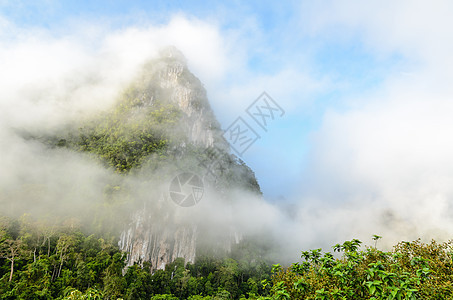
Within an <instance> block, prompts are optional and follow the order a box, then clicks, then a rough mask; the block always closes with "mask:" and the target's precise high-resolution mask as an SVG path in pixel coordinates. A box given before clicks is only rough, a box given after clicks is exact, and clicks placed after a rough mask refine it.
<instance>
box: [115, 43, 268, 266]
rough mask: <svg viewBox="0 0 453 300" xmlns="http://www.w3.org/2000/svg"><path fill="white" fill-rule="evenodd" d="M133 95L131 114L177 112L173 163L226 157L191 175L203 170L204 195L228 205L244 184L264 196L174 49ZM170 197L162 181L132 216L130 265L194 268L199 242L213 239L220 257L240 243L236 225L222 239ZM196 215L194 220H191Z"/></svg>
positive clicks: (148, 69)
mask: <svg viewBox="0 0 453 300" xmlns="http://www.w3.org/2000/svg"><path fill="white" fill-rule="evenodd" d="M131 93H132V94H133V97H132V98H133V99H134V100H133V102H134V103H133V106H134V110H133V111H132V112H131V114H132V115H133V116H134V117H137V115H139V114H140V111H143V109H144V108H146V107H153V106H155V105H156V104H157V103H159V105H160V106H163V107H165V106H167V105H171V106H175V107H177V109H178V111H179V115H178V122H177V123H178V124H177V125H176V126H174V127H173V129H172V131H171V132H168V131H167V132H166V134H167V135H169V136H171V138H172V141H173V142H172V144H171V151H170V154H168V155H169V157H170V160H174V161H175V162H179V161H184V160H190V161H195V162H196V161H197V160H198V161H200V160H201V159H205V158H208V159H209V156H206V150H207V149H216V151H220V152H221V153H222V155H223V156H222V158H221V160H222V163H223V167H212V168H211V169H210V170H208V171H209V172H206V170H203V168H200V166H199V165H197V166H196V167H192V168H191V167H189V171H191V172H195V170H196V169H197V170H199V171H200V170H201V171H202V173H203V174H201V175H200V176H202V177H203V180H204V183H205V189H206V190H205V193H206V194H207V193H208V185H209V186H211V187H212V189H210V193H211V196H210V197H211V199H216V200H212V201H228V197H229V196H228V190H229V189H230V188H232V187H234V186H235V185H242V184H243V183H244V182H248V183H251V185H250V184H249V186H254V187H255V188H256V189H257V192H259V187H258V184H257V183H256V179H255V177H254V174H253V172H251V170H250V169H248V168H247V167H246V166H245V164H243V163H242V162H240V161H238V159H237V158H235V157H234V156H232V155H230V154H228V152H229V146H228V144H227V142H226V141H225V140H224V139H223V138H222V131H221V129H220V125H219V123H218V122H217V120H216V118H215V116H214V114H213V112H212V110H211V108H210V106H209V102H208V99H207V96H206V91H205V89H204V88H203V86H202V84H201V82H200V81H199V80H198V79H197V78H196V77H195V76H194V75H193V74H192V73H190V71H189V70H188V68H187V65H186V61H185V58H184V57H183V55H182V54H181V53H180V52H179V51H178V50H176V49H175V48H173V47H171V48H168V49H165V50H164V51H162V53H161V55H160V57H159V58H158V59H155V60H153V61H150V62H149V63H147V64H146V65H145V67H144V70H143V73H142V74H141V75H140V76H139V77H138V79H137V80H136V82H134V83H133V84H132V88H131ZM189 148H190V149H191V151H189V150H188V149H189ZM193 156H198V157H193ZM151 159H152V158H151ZM217 159H218V158H217ZM186 165H187V164H186ZM189 165H190V164H189ZM225 166H227V167H226V169H227V170H225ZM183 171H187V168H186V170H181V172H183ZM157 181H159V179H157ZM246 185H247V184H246ZM167 192H168V185H167V183H166V182H165V181H161V182H160V183H159V188H156V189H155V190H154V192H153V197H152V199H153V203H151V204H147V205H144V206H143V207H142V208H140V209H139V210H137V211H136V212H135V213H133V215H132V217H131V222H130V224H129V225H128V227H127V228H125V229H124V231H123V232H122V233H121V238H120V241H119V246H120V248H121V249H122V250H123V251H125V252H127V253H128V256H127V265H128V266H130V265H133V264H134V263H136V262H137V263H143V262H144V261H149V262H150V263H151V266H152V268H153V269H163V268H165V265H166V264H168V263H170V262H172V261H174V260H175V259H176V258H178V257H182V258H184V259H185V261H186V263H187V262H192V263H193V262H194V261H195V258H196V254H197V248H198V247H199V245H200V237H204V239H205V240H207V239H209V240H212V241H213V242H212V243H209V246H210V247H214V248H216V251H220V252H222V251H223V252H228V251H229V250H230V249H231V245H232V243H238V242H239V241H240V240H241V238H242V236H241V234H240V232H239V231H238V230H236V229H235V228H234V227H233V226H230V227H229V228H227V229H226V230H221V232H222V233H221V234H219V233H218V232H217V233H212V232H211V233H209V231H210V230H209V229H207V227H209V226H207V227H206V224H204V225H201V224H200V222H199V221H197V220H200V215H197V212H196V211H195V209H194V208H181V207H178V206H177V205H175V203H173V202H172V201H171V200H169V197H168V193H167ZM219 199H220V200H219ZM184 209H185V210H184ZM182 210H183V211H182ZM191 213H192V214H193V215H194V216H195V217H193V218H190V217H187V214H191ZM198 213H200V212H198ZM201 218H203V217H201ZM219 232H220V231H219Z"/></svg>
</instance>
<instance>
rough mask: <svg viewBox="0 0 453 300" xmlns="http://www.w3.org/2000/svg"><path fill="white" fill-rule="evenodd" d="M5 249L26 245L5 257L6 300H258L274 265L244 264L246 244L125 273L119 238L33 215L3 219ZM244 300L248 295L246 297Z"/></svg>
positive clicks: (1, 272)
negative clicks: (227, 252)
mask: <svg viewBox="0 0 453 300" xmlns="http://www.w3.org/2000/svg"><path fill="white" fill-rule="evenodd" d="M0 234H1V235H0V249H10V247H11V246H12V245H15V244H18V245H20V249H21V251H20V252H19V251H17V252H16V254H15V258H14V262H15V264H14V272H13V275H12V278H11V281H10V280H9V278H10V276H11V271H10V270H11V268H10V267H11V262H10V260H9V259H8V257H7V256H6V255H5V256H4V257H2V258H0V299H202V300H207V299H239V298H240V297H241V295H247V296H248V298H249V299H258V297H260V295H266V294H267V291H268V290H266V289H264V288H263V285H262V284H261V280H262V279H263V278H270V267H269V266H267V267H265V266H264V265H263V264H264V262H261V263H256V266H257V267H256V268H249V266H251V265H253V264H250V262H247V261H246V257H245V256H244V253H248V252H247V251H245V250H244V249H243V248H242V247H240V248H239V249H241V250H240V251H237V250H235V251H233V253H232V254H234V256H235V257H236V259H233V258H220V257H219V258H215V257H210V258H209V257H204V258H203V257H201V258H200V259H197V261H196V262H195V263H194V264H187V265H186V264H185V262H184V259H182V258H177V259H176V260H175V261H173V262H172V263H170V264H167V266H166V268H165V270H157V271H155V272H154V273H151V266H150V265H149V263H148V262H144V263H143V264H142V265H138V264H135V265H133V266H131V267H129V268H127V269H125V253H122V252H120V251H119V249H118V247H117V246H116V243H115V242H114V241H116V239H106V238H105V237H103V236H96V235H85V234H84V233H83V232H81V231H79V230H78V229H77V228H73V227H72V226H65V225H63V224H59V225H58V226H56V224H52V228H51V229H49V228H48V227H46V225H45V223H42V221H35V220H33V219H32V218H30V217H22V218H20V219H19V220H11V219H7V218H2V219H1V222H0ZM242 298H244V297H242Z"/></svg>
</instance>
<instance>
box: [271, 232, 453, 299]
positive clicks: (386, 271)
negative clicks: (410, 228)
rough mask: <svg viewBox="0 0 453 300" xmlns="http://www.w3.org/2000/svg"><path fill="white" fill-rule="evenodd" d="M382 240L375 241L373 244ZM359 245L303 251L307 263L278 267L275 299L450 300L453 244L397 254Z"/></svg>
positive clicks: (405, 247)
mask: <svg viewBox="0 0 453 300" xmlns="http://www.w3.org/2000/svg"><path fill="white" fill-rule="evenodd" d="M380 238H381V237H379V236H373V240H375V241H376V240H378V239H380ZM360 244H361V242H360V241H359V240H352V241H346V242H344V243H343V244H337V245H335V246H334V247H333V249H334V251H338V252H343V254H342V256H341V257H340V258H337V259H335V258H334V256H333V255H332V254H331V253H329V252H327V253H324V254H323V253H322V252H321V249H316V250H311V251H303V252H302V258H303V259H304V261H303V262H301V263H294V264H293V265H292V266H291V267H290V268H288V269H282V268H281V267H279V266H278V265H277V266H275V267H274V272H275V274H274V276H273V288H272V296H273V297H274V298H275V299H398V300H400V299H406V300H408V299H450V298H451V297H452V288H453V286H452V285H453V283H452V280H453V264H452V254H453V252H452V247H451V243H450V242H448V243H442V244H438V243H436V242H435V241H432V242H431V243H430V244H423V243H421V242H420V240H417V241H414V242H412V243H408V242H401V243H399V244H397V245H396V246H395V247H394V249H393V251H390V252H383V251H380V250H378V249H376V247H368V248H366V249H365V250H360Z"/></svg>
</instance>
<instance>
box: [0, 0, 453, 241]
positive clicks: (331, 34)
mask: <svg viewBox="0 0 453 300" xmlns="http://www.w3.org/2000/svg"><path fill="white" fill-rule="evenodd" d="M451 13H453V7H452V5H451V3H450V2H448V1H436V2H435V3H430V4H429V5H428V4H427V3H426V2H423V1H399V2H397V3H395V2H393V1H369V2H360V3H358V2H355V1H346V0H345V1H316V2H314V1H278V2H275V1H247V2H246V1H228V2H227V1H224V2H222V1H211V2H209V4H206V1H51V0H47V1H5V0H3V1H0V29H1V34H0V49H1V52H0V59H1V60H0V62H2V63H5V64H7V66H8V67H9V68H10V70H12V69H14V70H15V71H12V73H13V74H8V75H6V74H4V75H3V76H2V78H0V80H2V79H3V80H4V81H6V82H9V85H10V86H13V87H14V86H15V87H16V91H17V89H19V88H20V87H21V82H22V83H23V82H24V81H23V80H22V79H21V78H23V76H24V75H23V74H24V73H27V75H26V80H25V81H26V82H36V80H37V78H40V76H41V77H42V76H45V74H51V72H54V73H55V72H57V73H58V72H62V73H64V72H65V70H66V69H65V68H67V69H69V70H73V69H77V66H76V63H75V62H77V63H79V64H82V65H83V64H89V62H90V61H91V60H92V59H95V57H105V56H108V57H110V56H111V57H116V58H118V59H119V61H120V62H122V63H124V65H119V66H118V69H120V70H123V71H124V74H126V73H127V72H129V71H130V72H132V71H131V69H129V68H128V67H127V66H126V65H134V64H137V65H138V64H139V63H140V62H141V61H143V60H145V59H146V58H147V54H148V52H147V49H150V50H149V51H152V49H154V48H153V47H154V46H156V47H157V46H162V45H161V44H164V43H171V44H174V45H176V46H177V47H178V48H180V49H181V50H182V51H183V52H184V54H185V55H186V57H187V59H188V64H189V67H190V68H191V70H192V71H193V72H194V73H195V74H196V75H197V76H198V77H199V78H200V79H201V81H202V82H203V83H204V85H205V87H206V90H207V92H208V97H209V99H210V101H211V103H212V107H213V109H214V111H215V113H216V115H217V117H218V119H219V120H220V122H221V124H222V126H223V127H224V128H226V127H228V126H229V125H230V123H231V122H233V121H234V120H235V119H236V117H238V116H244V115H245V109H246V108H247V107H248V106H249V105H250V103H252V102H253V101H254V100H255V99H256V97H258V96H259V95H260V94H261V93H262V92H263V91H266V92H267V93H269V95H271V97H273V98H274V99H275V100H276V101H277V102H278V103H279V104H280V105H281V106H282V107H283V108H284V109H285V112H286V113H285V115H284V117H282V118H280V119H277V120H275V121H274V122H273V123H271V124H270V125H269V130H268V132H263V131H259V134H260V135H261V136H262V138H261V139H260V140H258V141H257V142H256V143H255V144H254V145H253V146H252V147H251V148H250V149H249V150H248V151H247V152H246V153H245V154H244V157H243V159H244V161H246V163H247V164H248V165H250V166H251V168H252V169H253V170H254V171H255V173H256V175H257V178H258V180H259V183H260V185H261V187H262V190H263V192H264V195H265V197H266V198H267V199H269V200H272V201H282V200H278V199H282V197H283V198H284V199H286V200H287V201H290V202H295V203H298V204H300V205H301V209H300V211H301V214H304V213H306V211H307V210H308V211H310V209H312V208H313V207H316V206H319V205H321V206H322V205H328V207H336V208H338V209H339V211H342V212H345V211H348V214H352V215H353V216H354V217H351V219H353V220H358V219H360V218H365V219H367V218H368V219H370V218H371V219H373V218H374V219H376V222H379V220H378V219H379V218H378V217H376V216H374V215H373V216H371V215H370V214H371V212H370V211H379V210H382V211H386V210H391V211H392V212H393V213H394V214H395V215H397V216H399V217H398V220H406V221H407V220H409V221H407V222H409V223H410V224H411V226H415V227H417V226H416V225H413V224H416V223H417V222H418V220H421V219H423V220H425V221H424V222H427V223H428V224H429V225H427V226H428V227H429V228H431V229H432V228H436V229H438V228H441V230H440V229H439V230H440V231H441V232H450V230H451V229H453V226H452V224H451V223H450V221H449V220H448V218H446V217H445V216H444V215H443V214H444V212H445V211H449V209H450V202H451V200H452V197H453V189H452V188H450V187H449V185H448V184H446V183H447V182H451V181H450V180H451V179H453V178H452V177H453V164H452V163H453V161H452V158H451V155H450V153H452V152H450V151H449V150H453V140H452V137H451V134H450V131H451V129H450V128H452V127H451V126H450V125H453V124H452V122H451V120H450V119H452V118H450V116H451V114H452V113H453V110H452V105H451V101H452V94H453V93H452V88H451V79H452V77H453V76H452V75H453V74H452V73H453V71H451V70H453V68H452V66H453V59H452V58H451V55H450V53H451V50H453V49H452V48H453V34H452V32H451V29H450V28H453V26H452V25H453V24H451V23H453V22H452V21H451V20H450V19H451V18H450V15H451ZM21 53H22V54H21ZM45 53H53V57H48V56H51V55H47V56H46V55H45ZM106 53H107V55H105V54H106ZM16 54H17V55H16ZM20 55H22V57H21V56H20ZM40 55H41V56H40ZM16 56H17V57H16ZM60 56H61V57H60ZM24 57H30V61H31V58H36V57H45V59H43V64H44V62H47V61H46V59H49V61H50V60H51V61H56V62H55V63H54V64H52V67H49V68H42V69H40V72H35V71H36V70H37V69H39V68H40V67H42V66H41V65H40V64H39V62H33V63H23V61H24V59H23V58H24ZM93 57H94V58H93ZM38 60H40V59H38ZM71 61H72V62H74V63H71ZM21 62H22V63H21ZM2 69H3V68H2ZM44 69H48V70H49V71H48V72H47V71H46V70H44ZM3 70H5V69H3ZM111 71H112V70H109V72H110V73H108V74H111ZM46 72H47V73H46ZM16 73H17V74H16ZM28 73H30V74H28ZM35 73H39V74H38V75H36V74H35ZM42 74H44V75H42ZM106 74H107V73H106ZM27 76H28V77H27ZM49 76H50V77H52V76H51V75H49ZM109 76H110V75H109ZM50 77H49V78H50ZM107 77H108V76H107ZM109 78H110V77H109ZM21 80H22V81H21ZM109 80H112V81H109V82H117V81H118V82H119V81H121V78H113V79H112V78H110V79H109ZM115 80H117V81H115ZM7 92H8V91H6V92H4V95H7ZM11 93H13V92H11ZM433 203H434V204H433ZM432 205H434V206H437V207H443V212H442V211H437V210H434V211H433V210H432V209H431V208H430V207H431V206H432ZM322 207H323V209H325V206H322ZM351 207H357V209H356V210H352V212H351V209H350V208H351ZM364 207H367V209H365V208H364ZM370 207H371V208H372V209H371V210H370ZM416 207H421V209H416ZM427 211H429V212H431V214H430V215H429V217H427V216H426V213H427ZM345 214H346V213H345ZM336 216H338V218H340V217H339V215H338V214H334V216H333V217H332V218H333V219H334V220H335V218H336ZM342 216H343V217H344V215H342ZM308 219H309V218H308ZM427 220H428V221H427ZM439 220H442V221H439ZM332 224H335V223H334V221H332ZM401 230H402V231H404V230H405V229H404V230H403V229H401Z"/></svg>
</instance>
